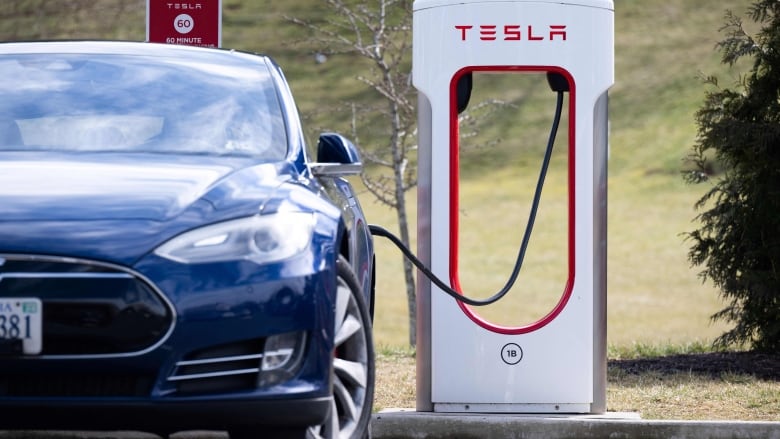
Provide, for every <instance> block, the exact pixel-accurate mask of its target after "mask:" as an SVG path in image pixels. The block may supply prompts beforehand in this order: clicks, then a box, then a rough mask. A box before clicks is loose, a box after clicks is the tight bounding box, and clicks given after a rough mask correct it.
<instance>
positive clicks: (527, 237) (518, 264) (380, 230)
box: [368, 75, 568, 306]
mask: <svg viewBox="0 0 780 439" xmlns="http://www.w3.org/2000/svg"><path fill="white" fill-rule="evenodd" d="M549 76H550V75H548V80H549V79H550V78H549ZM564 82H565V79H564ZM550 85H551V86H552V87H553V90H555V91H557V92H558V99H557V102H556V105H555V117H554V118H553V124H552V127H551V129H550V137H549V139H548V140H547V149H546V150H545V152H544V160H543V161H542V168H541V170H540V171H539V179H538V180H537V182H536V190H535V191H534V199H533V203H532V204H531V211H530V213H529V214H528V223H527V224H526V227H525V233H524V234H523V242H522V243H521V244H520V251H519V252H518V254H517V259H516V260H515V266H514V268H513V269H512V274H511V275H510V276H509V279H508V280H507V282H506V285H504V287H503V288H502V289H501V290H500V291H499V292H497V293H495V294H494V295H493V296H491V297H488V298H487V299H482V300H480V299H472V298H470V297H466V296H464V295H463V294H461V293H459V292H458V291H455V290H453V289H452V288H451V287H450V286H449V285H447V284H446V283H444V282H443V281H442V280H441V279H439V278H438V277H437V276H436V275H435V274H433V272H432V271H431V270H430V269H429V268H428V267H426V266H425V264H423V263H422V261H420V260H419V259H418V258H417V256H415V255H414V254H413V253H412V252H411V250H409V248H408V247H406V246H405V245H404V243H403V242H402V241H401V240H400V239H398V237H397V236H395V235H393V234H392V233H390V232H389V231H388V230H387V229H385V228H384V227H382V226H377V225H374V224H370V225H369V226H368V229H369V231H370V232H371V234H372V235H374V236H381V237H384V238H387V239H389V240H390V241H391V242H392V243H393V244H395V245H396V247H398V248H399V249H400V250H401V252H402V253H403V254H404V255H405V256H406V257H407V258H408V259H409V260H410V261H412V263H413V264H414V265H415V266H416V267H417V268H418V269H419V270H420V271H421V272H422V273H423V274H424V275H425V276H426V277H427V278H428V279H430V280H431V282H433V283H434V284H435V285H436V286H437V287H439V288H440V289H441V290H442V291H444V292H445V293H447V294H448V295H450V296H452V297H453V298H454V299H455V300H458V301H460V302H463V303H465V304H467V305H472V306H485V305H490V304H491V303H495V302H498V301H499V300H501V298H502V297H504V296H505V295H506V294H507V293H508V292H509V290H511V289H512V287H513V286H514V284H515V281H517V276H518V275H519V274H520V269H521V268H522V266H523V260H524V259H525V252H526V250H528V243H529V242H530V241H531V232H532V231H533V228H534V222H535V221H536V213H537V211H538V210H539V202H540V201H541V199H542V189H543V188H544V180H545V178H546V177H547V169H548V168H549V165H550V158H551V157H552V151H553V145H555V135H556V134H557V133H558V125H559V124H560V122H561V112H562V110H563V93H564V91H568V83H566V85H565V86H562V85H554V84H553V82H552V81H550Z"/></svg>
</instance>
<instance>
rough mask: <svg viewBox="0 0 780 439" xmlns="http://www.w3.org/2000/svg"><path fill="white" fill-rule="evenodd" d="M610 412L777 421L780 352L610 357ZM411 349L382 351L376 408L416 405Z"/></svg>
mask: <svg viewBox="0 0 780 439" xmlns="http://www.w3.org/2000/svg"><path fill="white" fill-rule="evenodd" d="M607 375H608V376H607V382H608V384H607V410H608V411H611V412H637V413H639V414H640V415H641V417H642V418H643V419H670V420H671V419H677V420H739V421H777V420H778V419H780V355H761V354H754V353H744V352H725V353H717V352H704V353H693V354H670V355H665V356H659V357H649V358H631V359H610V360H609V368H608V373H607ZM415 389H416V384H415V359H414V355H413V354H412V353H411V351H401V350H387V349H385V350H381V352H378V353H377V388H376V398H375V403H374V409H375V410H376V411H379V410H383V409H388V408H399V407H400V408H414V407H415V406H416V400H415Z"/></svg>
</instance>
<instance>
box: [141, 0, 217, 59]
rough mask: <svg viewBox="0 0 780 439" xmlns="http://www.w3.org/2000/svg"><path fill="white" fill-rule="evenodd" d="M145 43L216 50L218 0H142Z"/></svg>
mask: <svg viewBox="0 0 780 439" xmlns="http://www.w3.org/2000/svg"><path fill="white" fill-rule="evenodd" d="M146 40H147V41H149V42H152V43H167V44H184V45H188V46H204V47H220V46H221V45H222V0H192V1H185V0H146Z"/></svg>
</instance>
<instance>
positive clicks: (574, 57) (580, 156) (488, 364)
mask: <svg viewBox="0 0 780 439" xmlns="http://www.w3.org/2000/svg"><path fill="white" fill-rule="evenodd" d="M613 12H614V5H613V2H612V1H611V0H566V1H550V0H508V1H499V0H492V1H488V0H457V1H447V0H416V1H415V2H414V16H413V21H414V27H413V35H414V36H413V41H414V56H413V82H414V86H415V87H416V88H417V90H418V91H419V110H418V111H419V121H418V123H419V134H418V137H419V151H418V154H419V158H418V160H419V163H418V166H419V189H418V255H419V257H420V259H421V260H422V261H423V262H424V263H426V264H427V266H428V267H430V269H431V271H432V272H433V273H434V274H435V275H436V276H437V277H439V278H441V279H449V280H450V283H451V285H452V286H453V288H454V289H456V290H458V288H459V286H458V285H457V284H458V269H459V268H458V251H457V248H456V244H455V243H456V242H457V240H458V237H459V233H461V231H460V230H458V220H457V215H458V196H457V191H458V187H459V181H458V175H459V173H458V154H459V142H460V140H459V138H458V117H459V114H458V106H459V100H463V97H462V96H460V95H461V92H462V89H465V88H466V87H463V86H464V85H466V86H467V85H468V82H469V81H466V80H467V79H469V80H470V79H471V74H475V73H491V72H495V73H512V74H531V73H537V74H538V73H547V72H549V73H552V74H554V76H556V77H557V78H559V79H560V80H562V81H563V82H564V88H565V89H566V91H565V93H566V95H567V99H566V102H567V104H566V105H565V106H564V108H563V112H564V115H565V117H564V120H565V121H566V122H565V124H563V125H562V126H561V127H560V129H561V130H562V131H563V130H565V133H566V134H567V136H566V137H567V138H568V140H567V142H568V145H564V146H567V147H568V152H567V153H566V159H567V161H568V164H567V166H568V171H567V178H568V182H567V184H566V187H567V188H568V203H567V207H566V209H565V212H564V213H563V215H565V217H566V218H565V221H566V222H567V227H566V232H565V233H566V234H567V236H566V237H565V241H566V247H567V250H566V256H565V257H561V258H560V260H559V261H558V262H556V263H559V264H561V267H562V270H563V271H564V272H565V273H566V274H565V275H564V276H563V277H564V279H561V282H560V289H559V290H558V291H556V292H555V293H556V294H558V295H560V297H559V299H558V300H557V302H555V305H554V306H553V307H552V309H550V310H549V312H548V313H546V314H545V315H544V316H543V317H542V318H540V319H538V320H536V321H533V322H531V323H523V324H518V325H513V324H505V323H502V324H495V323H492V322H491V321H490V319H487V318H483V317H482V316H480V315H479V313H478V312H476V311H474V310H473V309H472V308H469V307H467V306H465V305H463V304H462V303H459V301H457V300H454V299H453V298H452V297H450V296H449V295H446V294H444V293H443V292H442V291H440V290H439V288H438V287H437V286H436V285H435V284H431V282H430V281H428V279H426V278H424V277H422V276H420V277H419V279H418V298H417V307H418V310H417V312H418V319H417V322H418V326H417V334H418V340H417V410H418V411H435V412H457V413H464V412H474V413H603V412H605V411H606V196H607V194H606V183H607V177H606V174H607V168H606V162H607V154H608V106H607V91H608V89H609V87H610V86H611V85H612V84H613V82H614V67H613V64H614V50H613V46H614V44H613V43H614V41H613V38H614V32H613ZM474 86H475V87H476V85H474ZM545 86H547V85H546V84H545ZM459 90H461V92H459ZM547 91H548V92H549V88H548V89H547ZM553 96H554V95H553ZM519 123H521V122H519ZM485 154H490V152H489V151H486V152H485ZM528 190H529V191H531V192H533V190H534V188H533V187H530V188H528ZM489 207H490V206H485V208H489ZM461 293H462V294H463V295H464V296H468V295H469V294H470V292H469V291H461ZM510 294H511V293H510Z"/></svg>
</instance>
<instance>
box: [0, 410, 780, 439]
mask: <svg viewBox="0 0 780 439" xmlns="http://www.w3.org/2000/svg"><path fill="white" fill-rule="evenodd" d="M372 436H373V439H492V438H495V439H656V438H657V439H672V438H674V439H780V422H734V421H654V420H642V419H640V418H639V416H637V415H636V414H634V413H608V414H606V415H576V416H566V415H479V414H469V415H461V414H441V413H421V412H416V411H414V410H411V409H400V410H387V411H383V412H380V413H378V414H376V415H374V420H373V423H372ZM260 437H262V436H260ZM0 439H158V436H155V435H152V434H148V433H140V432H51V431H25V432H7V431H6V432H0ZM171 439H227V435H226V434H225V433H223V432H212V431H196V432H183V433H177V434H175V435H173V436H172V438H171Z"/></svg>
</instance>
